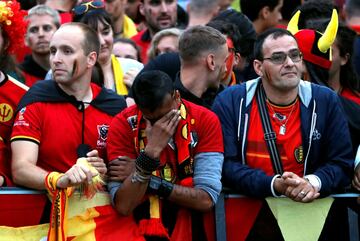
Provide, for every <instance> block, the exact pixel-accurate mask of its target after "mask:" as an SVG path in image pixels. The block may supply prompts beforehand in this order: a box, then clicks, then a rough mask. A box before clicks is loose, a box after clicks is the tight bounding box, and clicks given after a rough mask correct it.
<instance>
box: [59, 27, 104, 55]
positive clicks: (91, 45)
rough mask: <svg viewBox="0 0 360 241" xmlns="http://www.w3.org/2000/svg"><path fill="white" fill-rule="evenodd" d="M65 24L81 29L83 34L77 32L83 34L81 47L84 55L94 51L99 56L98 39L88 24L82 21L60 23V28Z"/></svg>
mask: <svg viewBox="0 0 360 241" xmlns="http://www.w3.org/2000/svg"><path fill="white" fill-rule="evenodd" d="M66 26H76V27H78V28H79V29H80V30H81V31H82V33H83V34H81V33H79V34H81V35H82V36H83V41H82V47H83V50H84V54H85V55H88V54H90V53H91V52H96V55H97V56H99V52H100V41H99V38H98V35H97V33H96V32H95V31H94V30H93V29H92V28H91V27H90V26H88V25H86V24H83V23H75V22H70V23H65V24H63V25H61V26H60V28H63V27H66Z"/></svg>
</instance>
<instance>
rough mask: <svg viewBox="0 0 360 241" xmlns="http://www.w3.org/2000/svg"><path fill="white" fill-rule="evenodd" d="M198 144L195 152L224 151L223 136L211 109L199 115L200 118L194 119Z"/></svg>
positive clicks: (218, 122)
mask: <svg viewBox="0 0 360 241" xmlns="http://www.w3.org/2000/svg"><path fill="white" fill-rule="evenodd" d="M195 121H196V122H197V123H196V125H197V126H196V132H197V134H198V144H197V146H196V149H195V151H196V153H201V152H221V153H223V152H224V144H223V136H222V131H221V125H220V121H219V119H218V117H217V116H216V115H215V113H213V112H211V111H206V112H204V113H203V114H202V115H201V119H198V120H195Z"/></svg>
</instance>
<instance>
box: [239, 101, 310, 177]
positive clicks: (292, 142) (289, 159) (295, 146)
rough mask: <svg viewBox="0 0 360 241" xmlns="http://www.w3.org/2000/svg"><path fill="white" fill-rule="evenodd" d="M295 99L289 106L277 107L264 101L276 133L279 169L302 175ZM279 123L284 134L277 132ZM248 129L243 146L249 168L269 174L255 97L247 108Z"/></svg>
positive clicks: (297, 113) (299, 133) (299, 126)
mask: <svg viewBox="0 0 360 241" xmlns="http://www.w3.org/2000/svg"><path fill="white" fill-rule="evenodd" d="M299 102H300V101H299V100H297V101H296V102H295V103H294V104H293V105H291V106H287V107H278V106H275V105H272V104H270V103H267V105H268V109H269V115H270V121H271V125H272V128H273V131H274V132H275V133H276V144H277V148H278V151H279V155H280V158H281V161H282V165H283V170H284V171H290V172H293V173H295V174H297V175H299V176H300V177H302V176H303V174H304V155H303V147H302V137H301V123H300V104H299ZM275 113H277V114H275ZM284 117H285V118H284ZM282 124H286V130H285V134H284V135H283V134H281V133H280V128H281V125H282ZM248 130H249V133H248V136H247V139H248V145H247V149H246V160H247V164H248V165H249V166H250V167H252V168H258V169H262V170H263V171H264V172H265V173H266V174H267V175H273V174H274V170H273V167H272V163H271V160H270V155H269V151H268V149H267V146H266V142H265V140H264V131H263V127H262V123H261V118H260V113H259V110H258V104H257V101H255V100H254V101H253V103H252V107H251V113H250V120H249V128H248Z"/></svg>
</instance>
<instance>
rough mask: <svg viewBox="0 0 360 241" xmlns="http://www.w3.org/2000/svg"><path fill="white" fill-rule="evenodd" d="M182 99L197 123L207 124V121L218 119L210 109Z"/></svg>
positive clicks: (212, 121)
mask: <svg viewBox="0 0 360 241" xmlns="http://www.w3.org/2000/svg"><path fill="white" fill-rule="evenodd" d="M182 101H183V103H184V105H185V106H186V108H187V110H188V112H189V113H190V115H191V117H192V118H194V119H195V121H197V122H198V123H199V122H200V123H203V124H204V123H206V124H208V122H210V123H214V122H218V121H219V120H218V117H217V115H216V114H215V113H214V112H212V111H211V110H209V109H207V108H205V107H203V106H200V105H196V104H194V103H192V102H190V101H187V100H184V99H183V100H182Z"/></svg>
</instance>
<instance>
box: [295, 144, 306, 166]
mask: <svg viewBox="0 0 360 241" xmlns="http://www.w3.org/2000/svg"><path fill="white" fill-rule="evenodd" d="M294 156H295V160H296V162H297V163H299V164H302V163H304V149H303V147H302V146H299V147H298V148H296V149H295V151H294Z"/></svg>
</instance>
